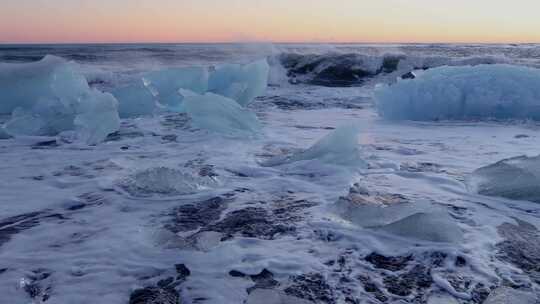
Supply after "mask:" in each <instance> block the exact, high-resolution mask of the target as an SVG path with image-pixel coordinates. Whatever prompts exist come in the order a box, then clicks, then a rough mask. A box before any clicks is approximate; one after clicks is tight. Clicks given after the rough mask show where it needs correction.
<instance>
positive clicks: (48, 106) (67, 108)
mask: <svg viewBox="0 0 540 304" xmlns="http://www.w3.org/2000/svg"><path fill="white" fill-rule="evenodd" d="M0 86H1V88H2V95H1V96H0V112H2V113H10V112H12V117H11V119H10V120H9V121H8V122H6V124H5V126H4V127H5V130H6V132H7V133H8V134H10V135H13V136H17V135H56V134H58V133H59V132H62V131H67V130H74V129H76V130H77V131H78V137H79V138H80V139H81V140H83V141H86V142H87V143H88V144H96V143H98V142H100V141H102V140H103V139H105V137H106V136H107V135H108V134H109V133H112V132H115V131H117V130H118V128H119V126H120V121H119V118H118V112H117V101H116V99H115V98H114V97H113V96H112V95H111V94H108V93H102V92H100V91H98V90H95V89H91V88H90V87H89V86H88V83H87V81H86V78H84V76H83V75H82V74H80V73H79V71H78V70H77V68H76V67H75V66H74V65H73V64H71V63H69V62H66V61H65V60H63V59H61V58H58V57H54V56H46V57H45V58H44V59H42V60H41V61H38V62H34V63H24V64H2V65H0Z"/></svg>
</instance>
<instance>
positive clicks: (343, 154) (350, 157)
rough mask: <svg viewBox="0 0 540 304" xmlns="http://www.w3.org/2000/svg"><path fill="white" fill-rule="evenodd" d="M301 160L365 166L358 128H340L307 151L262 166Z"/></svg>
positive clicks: (270, 161)
mask: <svg viewBox="0 0 540 304" xmlns="http://www.w3.org/2000/svg"><path fill="white" fill-rule="evenodd" d="M303 160H318V161H321V162H324V163H329V164H335V165H345V166H365V162H364V160H363V159H362V158H361V157H360V149H359V144H358V128H357V127H356V126H352V125H350V126H341V127H339V128H337V129H336V130H334V131H332V132H331V133H330V134H328V135H326V136H325V137H323V138H322V139H320V140H319V141H317V142H316V143H315V144H314V145H313V146H311V147H309V148H308V149H306V150H304V151H302V152H298V153H294V154H293V155H289V156H284V157H277V158H273V159H270V160H269V161H267V162H266V163H265V164H264V165H265V166H277V165H282V164H286V163H293V162H297V161H303Z"/></svg>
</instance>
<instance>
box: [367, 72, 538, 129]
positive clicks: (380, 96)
mask: <svg viewBox="0 0 540 304" xmlns="http://www.w3.org/2000/svg"><path fill="white" fill-rule="evenodd" d="M374 95H375V99H376V103H377V109H378V111H379V113H380V114H381V115H382V116H383V117H385V118H388V119H409V120H438V119H478V118H498V119H510V118H517V119H536V120H540V69H535V68H529V67H522V66H512V65H505V64H494V65H479V66H461V67H448V66H445V67H439V68H433V69H429V70H427V71H424V72H422V73H420V74H419V75H417V77H416V78H415V79H406V80H400V81H398V82H397V83H396V84H394V85H383V86H379V87H378V88H377V89H376V90H375V93H374Z"/></svg>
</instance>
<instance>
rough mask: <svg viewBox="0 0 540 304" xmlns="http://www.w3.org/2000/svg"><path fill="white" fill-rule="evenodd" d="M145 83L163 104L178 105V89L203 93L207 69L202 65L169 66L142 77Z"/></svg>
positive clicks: (180, 99) (179, 97)
mask: <svg viewBox="0 0 540 304" xmlns="http://www.w3.org/2000/svg"><path fill="white" fill-rule="evenodd" d="M143 81H144V83H145V85H146V86H147V87H148V88H149V89H150V90H151V91H152V93H153V94H154V96H156V97H157V98H158V100H159V102H160V103H161V104H163V105H165V106H178V105H179V104H180V103H181V102H182V99H183V97H182V95H179V94H178V90H179V89H186V90H190V91H193V92H195V93H199V94H203V93H205V92H206V91H207V89H208V70H207V69H206V68H204V67H186V68H171V69H166V70H160V71H154V72H150V73H148V74H146V75H145V76H144V77H143Z"/></svg>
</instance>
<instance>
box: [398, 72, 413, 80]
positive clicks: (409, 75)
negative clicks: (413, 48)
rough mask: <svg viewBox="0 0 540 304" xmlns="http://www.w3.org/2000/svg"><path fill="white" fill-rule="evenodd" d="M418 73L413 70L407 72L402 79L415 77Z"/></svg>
mask: <svg viewBox="0 0 540 304" xmlns="http://www.w3.org/2000/svg"><path fill="white" fill-rule="evenodd" d="M415 78H416V75H415V74H414V73H413V72H408V73H406V74H403V75H401V79H415Z"/></svg>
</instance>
